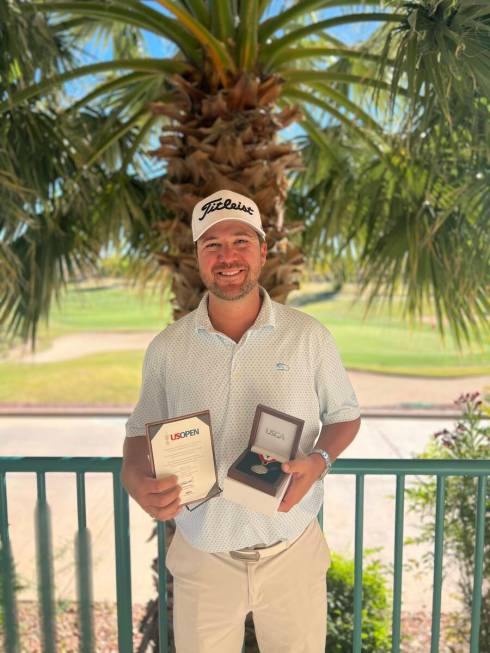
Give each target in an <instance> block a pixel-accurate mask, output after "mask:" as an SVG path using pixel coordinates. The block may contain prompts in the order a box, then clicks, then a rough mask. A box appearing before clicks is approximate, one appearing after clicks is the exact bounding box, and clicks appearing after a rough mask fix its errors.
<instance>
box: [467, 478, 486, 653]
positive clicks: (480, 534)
mask: <svg viewBox="0 0 490 653" xmlns="http://www.w3.org/2000/svg"><path fill="white" fill-rule="evenodd" d="M486 501H487V477H486V476H480V477H479V479H478V492H477V497H476V524H475V526H476V530H475V569H474V572H473V598H472V602H471V642H470V653H479V652H480V646H479V640H480V617H481V598H482V597H481V595H482V583H483V553H484V545H485V512H486Z"/></svg>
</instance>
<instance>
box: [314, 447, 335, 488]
mask: <svg viewBox="0 0 490 653" xmlns="http://www.w3.org/2000/svg"><path fill="white" fill-rule="evenodd" d="M312 453H319V454H320V456H321V457H322V458H323V460H324V462H325V469H324V470H323V472H322V473H321V475H320V476H319V477H318V480H319V481H321V480H323V479H324V478H325V476H326V475H327V474H328V472H329V471H330V470H331V468H332V461H331V460H330V455H329V453H328V451H325V449H312V450H311V451H310V453H309V454H308V455H309V456H311V454H312Z"/></svg>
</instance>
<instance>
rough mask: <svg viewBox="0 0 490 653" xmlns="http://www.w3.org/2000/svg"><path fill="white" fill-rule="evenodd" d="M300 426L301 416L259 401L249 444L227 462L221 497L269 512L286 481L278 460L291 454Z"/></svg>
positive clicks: (286, 476) (271, 512) (296, 442)
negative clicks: (297, 416) (232, 459)
mask: <svg viewBox="0 0 490 653" xmlns="http://www.w3.org/2000/svg"><path fill="white" fill-rule="evenodd" d="M303 426H304V420H302V419H298V418H296V417H293V416H291V415H288V414H287V413H282V412H280V411H278V410H275V409H274V408H269V407H268V406H264V405H263V404H259V405H258V406H257V409H256V411H255V417H254V421H253V425H252V431H251V434H250V440H249V445H248V447H247V449H246V450H245V451H244V452H243V453H242V454H241V455H240V456H239V457H238V458H237V459H236V460H235V462H234V463H233V464H232V465H231V466H230V468H229V470H228V475H227V477H226V478H225V481H224V484H223V497H224V498H225V499H229V500H230V501H234V502H235V503H239V504H241V505H243V506H246V507H247V508H250V509H251V510H255V511H256V512H261V513H263V514H266V515H273V514H274V512H276V511H277V508H278V507H279V504H280V502H281V500H282V498H283V496H284V494H285V492H286V490H287V487H288V485H289V481H290V474H286V473H285V472H283V471H282V469H281V463H283V462H286V461H287V460H292V459H293V458H295V456H296V453H297V451H298V446H299V441H300V438H301V432H302V431H303Z"/></svg>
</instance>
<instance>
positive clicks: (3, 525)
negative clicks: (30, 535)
mask: <svg viewBox="0 0 490 653" xmlns="http://www.w3.org/2000/svg"><path fill="white" fill-rule="evenodd" d="M0 563H1V564H0V573H1V575H2V579H1V586H2V594H1V605H2V606H3V623H4V628H5V633H4V636H5V651H6V653H16V652H17V651H18V650H19V633H18V625H17V624H18V622H17V605H16V601H15V573H14V569H15V567H14V559H13V556H12V549H11V546H10V536H9V522H8V510H7V485H6V479H5V473H4V472H0Z"/></svg>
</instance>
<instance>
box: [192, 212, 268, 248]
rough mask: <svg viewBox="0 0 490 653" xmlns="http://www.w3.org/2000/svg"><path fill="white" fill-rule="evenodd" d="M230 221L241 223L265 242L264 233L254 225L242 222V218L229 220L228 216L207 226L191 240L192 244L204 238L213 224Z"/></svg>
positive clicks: (245, 221)
mask: <svg viewBox="0 0 490 653" xmlns="http://www.w3.org/2000/svg"><path fill="white" fill-rule="evenodd" d="M230 220H234V221H235V222H241V223H243V224H246V225H247V227H250V229H253V230H254V231H255V232H256V233H258V234H259V236H260V237H261V238H262V239H263V240H265V232H264V231H263V230H262V229H259V228H258V227H254V225H252V224H250V222H248V221H247V220H243V219H242V218H239V217H236V218H235V217H233V218H231V217H230V216H227V217H226V218H220V219H219V220H215V221H214V222H213V223H212V224H210V225H208V226H207V227H206V228H205V229H204V230H203V231H201V233H200V234H199V236H198V237H197V238H193V240H194V242H195V243H196V242H197V241H198V240H199V238H201V237H202V236H204V234H205V233H206V231H208V229H211V227H214V225H215V224H219V223H220V222H227V221H230Z"/></svg>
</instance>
